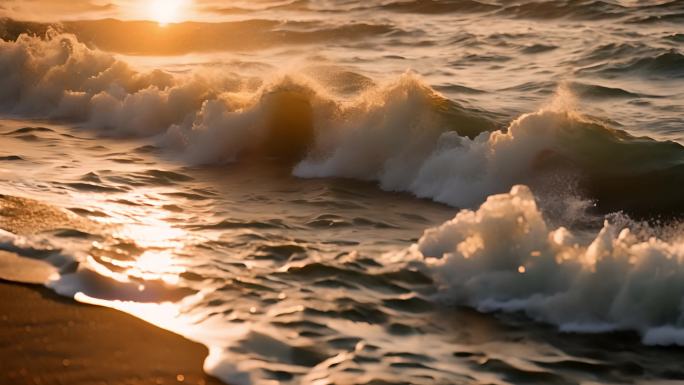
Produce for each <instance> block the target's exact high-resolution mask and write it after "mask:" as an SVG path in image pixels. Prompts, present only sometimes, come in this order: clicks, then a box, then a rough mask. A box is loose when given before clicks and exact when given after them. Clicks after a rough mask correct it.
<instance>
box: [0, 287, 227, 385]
mask: <svg viewBox="0 0 684 385" xmlns="http://www.w3.org/2000/svg"><path fill="white" fill-rule="evenodd" d="M207 354H208V351H207V349H206V348H205V347H204V346H202V345H200V344H196V343H194V342H191V341H189V340H187V339H185V338H183V337H181V336H178V335H176V334H174V333H171V332H168V331H165V330H162V329H159V328H157V327H154V326H152V325H150V324H147V323H145V322H143V321H141V320H138V319H136V318H134V317H132V316H130V315H127V314H124V313H121V312H118V311H115V310H112V309H107V308H103V307H98V306H91V305H85V304H80V303H77V302H74V301H72V300H70V299H68V298H63V297H59V296H57V295H56V294H54V293H53V292H51V291H49V290H47V289H45V288H43V287H41V286H34V285H23V284H15V283H8V282H0V360H1V362H2V363H1V364H0V367H1V368H2V370H0V384H13V385H21V384H65V385H79V384H88V385H95V384H102V385H104V384H109V385H112V384H130V385H137V384H181V383H182V384H205V385H211V384H216V385H218V384H221V382H220V381H218V380H217V379H215V378H212V377H209V376H207V375H206V374H204V372H203V371H202V364H203V361H204V358H205V357H206V355H207Z"/></svg>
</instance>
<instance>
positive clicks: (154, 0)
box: [147, 0, 188, 27]
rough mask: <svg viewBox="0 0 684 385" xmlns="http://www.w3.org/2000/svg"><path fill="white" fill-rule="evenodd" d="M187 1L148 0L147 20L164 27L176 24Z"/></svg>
mask: <svg viewBox="0 0 684 385" xmlns="http://www.w3.org/2000/svg"><path fill="white" fill-rule="evenodd" d="M187 2H188V0H150V1H149V3H148V7H147V13H148V15H149V18H150V19H152V20H154V21H156V22H157V23H159V25H160V26H162V27H164V26H166V25H168V24H169V23H175V22H178V21H179V19H180V17H181V14H182V13H183V8H185V6H186V3H187Z"/></svg>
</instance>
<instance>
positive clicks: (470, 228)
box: [411, 185, 684, 345]
mask: <svg viewBox="0 0 684 385" xmlns="http://www.w3.org/2000/svg"><path fill="white" fill-rule="evenodd" d="M617 222H619V221H617ZM675 234H676V232H675ZM411 251H412V252H415V253H417V254H418V256H419V258H420V259H422V260H424V262H425V264H426V266H427V267H428V269H429V270H430V271H431V272H432V273H433V276H434V277H435V280H436V283H437V285H438V286H439V287H440V292H439V294H438V298H439V299H440V300H442V301H446V302H448V303H452V304H453V303H455V304H462V305H463V304H465V305H469V306H473V307H475V308H477V309H479V310H481V311H504V312H518V311H521V312H524V313H526V314H527V315H529V316H531V317H532V318H534V319H536V320H539V321H543V322H547V323H551V324H554V325H557V326H558V327H560V329H561V330H563V331H567V332H595V333H598V332H606V331H611V330H636V331H638V332H640V333H641V335H642V338H643V341H644V342H645V343H647V344H658V345H667V344H680V345H681V344H684V303H683V302H682V298H684V240H682V239H681V233H680V235H679V236H678V238H673V239H669V240H668V239H664V238H663V239H658V238H656V237H653V236H651V235H650V234H649V235H647V236H642V235H640V232H639V231H633V230H630V228H629V226H626V227H624V228H622V227H620V225H619V224H615V223H614V224H611V223H609V222H608V221H606V223H605V225H604V226H603V228H602V229H601V230H600V232H599V233H598V234H582V233H575V234H573V233H572V232H571V231H569V230H568V229H566V228H564V227H559V228H556V229H552V227H550V226H549V224H548V223H547V222H546V221H545V219H544V217H543V215H542V212H541V210H540V208H539V207H538V205H537V203H536V201H535V197H534V195H533V194H532V192H531V190H530V189H529V188H528V187H526V186H522V185H518V186H514V187H513V188H512V189H511V191H510V192H509V193H505V194H501V195H495V196H490V197H489V198H487V200H486V202H485V203H484V204H482V205H481V206H480V207H479V209H477V210H475V211H470V210H464V211H461V212H460V213H459V214H457V215H456V217H455V218H453V219H452V220H450V221H448V222H446V223H444V224H442V225H441V226H439V227H436V228H433V229H429V230H427V231H425V233H424V234H423V236H422V237H421V238H420V240H419V241H418V242H417V243H416V244H415V245H414V246H413V247H412V250H411Z"/></svg>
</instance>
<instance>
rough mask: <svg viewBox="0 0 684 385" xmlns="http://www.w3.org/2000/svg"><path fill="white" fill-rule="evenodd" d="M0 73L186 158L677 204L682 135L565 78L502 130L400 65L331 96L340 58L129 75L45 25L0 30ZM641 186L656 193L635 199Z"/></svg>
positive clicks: (409, 187)
mask: <svg viewBox="0 0 684 385" xmlns="http://www.w3.org/2000/svg"><path fill="white" fill-rule="evenodd" d="M331 70H332V69H331V68H330V67H326V68H325V71H331ZM0 73H2V74H3V75H2V77H0V86H1V87H0V109H1V110H2V111H4V112H6V113H13V114H20V115H23V116H35V117H42V118H54V119H69V120H71V121H75V122H80V124H82V125H84V126H86V127H90V128H94V129H99V130H102V131H103V132H104V133H107V134H109V135H135V136H156V138H157V140H158V143H159V144H160V145H162V146H164V147H165V148H166V149H167V150H168V151H170V152H172V153H175V154H177V156H178V157H181V158H182V159H184V160H185V161H187V162H189V163H192V164H208V163H224V162H231V161H235V160H237V159H239V158H240V157H244V156H247V155H248V154H252V153H265V154H266V155H269V156H278V157H282V158H287V159H289V160H291V161H292V162H293V164H296V165H295V166H294V169H293V173H294V174H295V175H296V176H299V177H345V178H354V179H361V180H373V181H378V182H379V184H380V186H381V187H382V188H383V189H386V190H392V191H406V192H411V193H413V194H415V195H416V196H418V197H422V198H430V199H433V200H435V201H438V202H443V203H446V204H449V205H453V206H457V207H473V206H474V205H477V204H479V203H481V202H482V201H483V200H484V199H485V198H486V197H487V196H489V195H491V194H496V193H501V192H504V191H507V190H508V189H509V188H510V187H511V186H512V185H514V184H517V183H526V184H530V185H532V186H534V187H535V188H538V189H542V190H546V191H572V192H573V193H577V194H580V195H584V196H587V197H590V198H592V199H595V200H596V203H597V205H598V207H599V209H602V210H604V211H607V210H616V209H617V210H619V209H626V210H628V211H629V212H632V213H636V214H643V215H654V214H658V213H662V214H666V215H671V216H676V215H679V214H681V212H684V203H683V202H682V201H681V199H680V198H679V197H678V195H677V193H678V191H680V189H679V187H680V186H681V185H682V184H681V183H682V182H684V179H683V178H684V149H682V146H680V145H678V144H676V143H673V142H657V141H654V140H651V139H649V138H637V137H633V136H631V135H629V134H627V133H625V132H622V131H618V130H615V129H612V128H610V127H607V126H606V125H605V124H603V123H602V122H600V121H597V120H595V119H590V118H587V117H584V116H582V115H580V114H578V113H576V112H575V108H574V106H573V99H574V98H573V96H572V92H570V91H568V90H567V88H568V87H563V88H561V90H560V91H559V94H558V96H557V97H556V100H555V101H554V102H553V103H552V104H550V105H549V106H547V107H544V108H542V109H541V110H539V111H538V112H535V113H531V114H526V115H523V116H521V117H519V118H518V119H516V120H514V121H513V122H512V123H511V124H510V125H509V126H508V127H505V128H502V126H501V125H500V124H499V123H497V122H498V121H499V120H500V117H499V116H497V115H496V114H493V113H490V112H487V111H481V110H478V109H475V108H472V107H466V106H465V105H462V104H459V103H456V102H454V101H452V100H449V99H446V98H444V97H443V96H441V95H440V94H439V93H437V92H436V91H434V90H433V89H432V88H430V87H429V86H427V85H426V84H425V83H424V82H423V81H422V80H421V79H420V77H418V76H417V75H414V74H411V73H407V74H404V75H403V76H400V77H399V78H397V79H395V80H393V81H390V82H386V83H382V84H375V83H374V82H372V81H368V79H367V78H365V77H362V76H361V77H359V76H357V77H352V78H353V79H360V80H359V85H358V87H357V89H358V92H357V93H355V94H354V95H351V96H350V95H345V96H344V97H342V96H339V95H337V94H336V93H335V90H336V89H338V88H339V87H336V85H337V84H335V82H336V81H341V82H343V83H346V79H350V77H349V76H348V70H346V69H343V70H342V71H341V73H343V74H346V75H344V76H341V77H340V78H339V79H337V77H336V76H329V75H328V76H318V77H315V76H314V77H312V76H308V75H306V74H304V73H289V74H282V75H277V76H274V77H273V78H272V79H262V80H261V81H259V82H257V83H256V84H255V82H254V81H253V80H254V79H251V78H243V77H240V76H239V75H237V74H232V73H228V74H217V73H215V72H207V73H197V74H194V75H170V74H168V73H165V72H162V71H158V70H156V71H152V72H148V73H141V72H137V71H135V70H133V69H132V68H130V67H129V66H128V65H127V64H126V63H125V62H122V61H119V60H116V59H114V58H113V57H112V56H110V55H108V54H105V53H102V52H101V51H97V50H92V49H89V48H88V47H86V46H85V45H84V44H83V43H80V42H79V41H78V40H77V39H76V38H75V37H74V36H73V35H68V34H59V33H56V32H50V33H49V34H48V36H47V38H45V39H40V38H37V37H30V36H27V35H21V36H20V37H19V38H18V39H17V40H16V41H14V42H8V41H2V42H0ZM611 92H612V91H611ZM497 128H498V129H497ZM302 158H303V159H302ZM300 160H301V161H300ZM559 175H560V176H559ZM644 181H648V184H647V186H649V187H648V189H647V188H645V187H643V186H644V185H643V183H644ZM618 186H620V187H618ZM646 190H648V191H646ZM653 193H657V194H658V196H659V199H657V200H653V199H644V197H646V196H649V195H651V194H653ZM553 194H555V193H553Z"/></svg>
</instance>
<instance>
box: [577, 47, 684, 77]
mask: <svg viewBox="0 0 684 385" xmlns="http://www.w3.org/2000/svg"><path fill="white" fill-rule="evenodd" d="M586 70H588V71H592V72H601V73H604V74H608V75H625V74H627V75H631V74H637V75H644V76H655V77H664V78H681V77H684V55H682V54H681V53H680V52H678V51H677V50H675V49H671V50H669V51H667V52H661V53H659V54H657V55H651V56H645V57H644V56H637V57H636V58H630V59H628V60H625V61H623V62H621V63H609V64H602V65H597V66H594V67H590V68H588V69H586ZM582 71H584V70H582Z"/></svg>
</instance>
